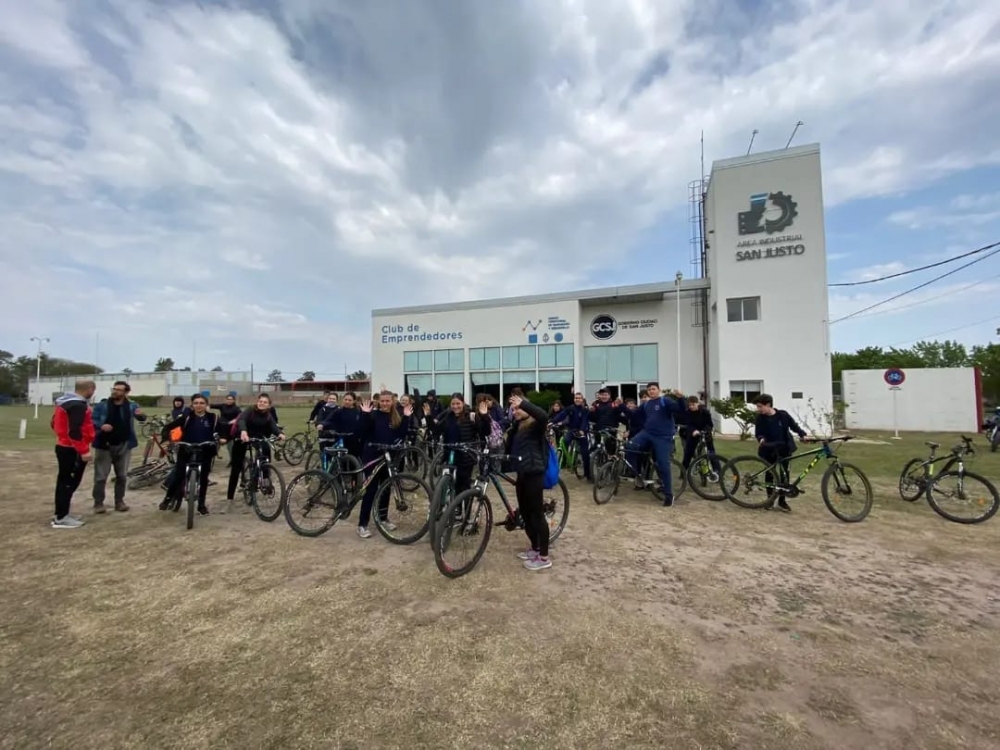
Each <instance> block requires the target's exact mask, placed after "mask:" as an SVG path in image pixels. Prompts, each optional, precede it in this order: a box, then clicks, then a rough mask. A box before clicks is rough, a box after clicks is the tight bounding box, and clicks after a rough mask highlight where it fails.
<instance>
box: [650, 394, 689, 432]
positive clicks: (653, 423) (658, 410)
mask: <svg viewBox="0 0 1000 750" xmlns="http://www.w3.org/2000/svg"><path fill="white" fill-rule="evenodd" d="M642 410H643V412H645V415H646V422H645V424H644V425H643V428H642V429H643V432H645V433H646V434H647V435H649V436H650V437H654V438H669V439H673V437H674V433H675V432H676V430H677V425H676V424H675V422H674V416H675V415H678V414H683V413H684V404H683V403H682V402H681V401H678V400H677V399H675V398H671V397H670V396H660V397H659V398H651V399H649V401H647V402H646V403H645V404H643V406H642Z"/></svg>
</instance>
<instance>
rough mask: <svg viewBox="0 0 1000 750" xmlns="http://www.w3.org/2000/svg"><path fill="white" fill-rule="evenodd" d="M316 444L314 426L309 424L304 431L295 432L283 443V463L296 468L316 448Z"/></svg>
mask: <svg viewBox="0 0 1000 750" xmlns="http://www.w3.org/2000/svg"><path fill="white" fill-rule="evenodd" d="M317 443H318V437H317V433H316V429H315V426H314V425H313V423H312V422H309V423H308V424H307V425H306V429H305V430H304V431H302V432H296V433H295V434H294V435H292V436H291V437H290V438H288V439H287V440H286V441H285V449H284V453H285V462H286V463H287V464H288V465H289V466H298V465H299V464H300V463H302V459H304V458H305V457H306V456H308V455H309V454H310V452H311V451H313V450H314V449H315V448H316V445H317Z"/></svg>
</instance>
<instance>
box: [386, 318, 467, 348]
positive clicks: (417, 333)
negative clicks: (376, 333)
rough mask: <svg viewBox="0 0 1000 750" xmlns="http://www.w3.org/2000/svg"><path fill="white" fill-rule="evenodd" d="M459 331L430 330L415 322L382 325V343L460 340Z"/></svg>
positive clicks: (461, 336)
mask: <svg viewBox="0 0 1000 750" xmlns="http://www.w3.org/2000/svg"><path fill="white" fill-rule="evenodd" d="M462 338H463V334H462V332H461V331H431V330H427V329H422V328H421V327H420V326H418V325H416V324H415V323H409V324H405V323H396V324H393V325H387V326H382V343H383V344H412V343H418V342H421V341H461V340H462Z"/></svg>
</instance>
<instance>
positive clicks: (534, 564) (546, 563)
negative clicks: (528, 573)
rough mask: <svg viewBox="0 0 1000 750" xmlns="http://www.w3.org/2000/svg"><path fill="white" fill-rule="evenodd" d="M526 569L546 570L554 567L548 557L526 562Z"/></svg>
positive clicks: (535, 558) (534, 558) (539, 557)
mask: <svg viewBox="0 0 1000 750" xmlns="http://www.w3.org/2000/svg"><path fill="white" fill-rule="evenodd" d="M524 567H526V568H527V569H528V570H545V569H546V568H551V567H552V561H551V560H550V559H549V558H547V557H541V556H538V557H533V558H531V559H530V560H525V561H524Z"/></svg>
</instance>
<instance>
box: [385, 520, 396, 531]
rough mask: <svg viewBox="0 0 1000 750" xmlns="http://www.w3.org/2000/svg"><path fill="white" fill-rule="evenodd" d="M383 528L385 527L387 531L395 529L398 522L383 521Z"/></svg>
mask: <svg viewBox="0 0 1000 750" xmlns="http://www.w3.org/2000/svg"><path fill="white" fill-rule="evenodd" d="M382 528H383V529H385V530H386V531H395V530H396V524H394V523H393V522H392V521H383V522H382Z"/></svg>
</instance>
